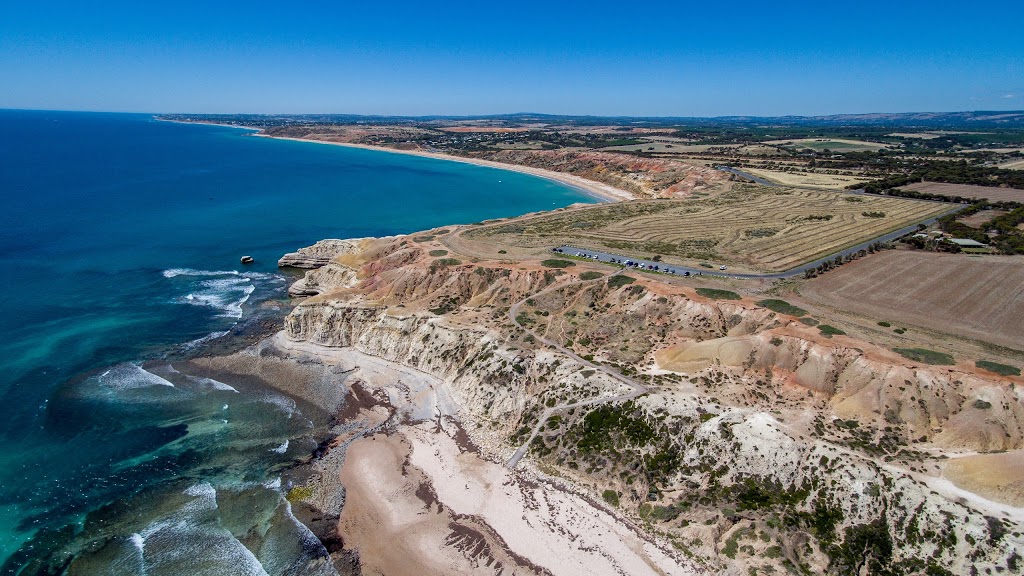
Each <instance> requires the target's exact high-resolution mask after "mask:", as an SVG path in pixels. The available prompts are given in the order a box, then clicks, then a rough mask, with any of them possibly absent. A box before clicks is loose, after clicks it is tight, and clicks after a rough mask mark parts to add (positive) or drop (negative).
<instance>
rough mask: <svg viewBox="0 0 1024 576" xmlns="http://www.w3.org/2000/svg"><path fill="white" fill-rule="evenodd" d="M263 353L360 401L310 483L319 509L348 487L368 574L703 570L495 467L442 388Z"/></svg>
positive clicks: (314, 351)
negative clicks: (317, 374) (328, 372)
mask: <svg viewBox="0 0 1024 576" xmlns="http://www.w3.org/2000/svg"><path fill="white" fill-rule="evenodd" d="M265 346H269V347H270V348H272V349H273V350H275V352H274V354H275V356H276V355H283V356H285V357H287V358H288V359H289V360H290V361H292V362H296V363H298V364H299V365H308V364H309V363H318V364H319V363H323V364H324V365H330V366H332V367H333V369H335V370H338V371H341V372H342V373H344V374H346V376H347V378H346V380H345V386H346V387H349V389H353V388H357V389H358V395H359V396H361V397H362V398H363V399H364V401H363V402H359V403H358V405H357V403H352V405H351V406H349V407H348V408H346V409H345V418H344V420H345V422H346V423H348V424H349V426H348V432H346V433H345V434H343V435H342V436H340V437H339V438H338V440H337V441H336V442H334V443H333V446H334V447H333V448H332V450H331V452H332V453H335V454H341V456H340V458H339V457H337V456H336V457H328V458H325V459H324V460H323V461H322V462H323V465H321V466H320V467H319V472H318V476H319V477H318V478H317V479H316V480H315V481H314V482H312V483H311V485H313V486H315V487H316V492H319V493H320V495H319V497H318V496H317V495H314V496H313V498H312V500H314V501H316V500H318V499H321V498H323V500H321V501H322V502H326V501H328V500H331V499H332V498H331V494H337V493H340V492H341V491H342V490H343V491H344V494H345V497H344V505H343V506H342V507H341V509H340V513H339V514H338V518H337V534H338V536H339V537H340V539H341V540H342V541H343V542H344V550H343V551H339V552H342V553H343V554H344V555H346V556H349V557H357V558H358V562H359V565H360V568H361V570H362V573H363V574H382V575H383V574H388V575H395V574H399V575H402V574H408V575H410V576H413V575H416V576H420V575H427V576H430V575H437V576H440V575H446V574H491V575H493V574H538V575H540V574H547V575H563V574H564V575H566V576H597V575H603V574H608V575H613V574H615V575H618V574H631V575H633V574H636V575H643V574H650V575H652V576H653V575H674V574H679V575H689V574H697V573H699V571H698V570H697V569H696V568H695V567H694V566H692V565H691V564H690V563H689V562H687V561H686V560H685V559H684V558H681V557H679V556H678V553H677V552H674V551H673V550H672V549H671V547H670V546H669V545H667V544H666V543H659V542H656V541H654V540H651V539H650V537H648V536H645V535H642V534H641V533H640V532H639V531H638V530H637V529H635V528H634V527H633V526H632V525H631V524H630V523H629V522H627V521H625V520H623V519H622V518H620V517H619V516H618V515H617V514H616V513H615V512H614V511H612V510H610V509H608V508H606V507H605V506H604V505H601V504H597V503H596V502H595V500H594V499H593V497H586V496H584V495H583V494H581V493H577V492H575V491H574V489H571V488H567V487H566V486H564V485H563V484H562V483H561V482H560V481H556V480H554V479H548V478H546V477H544V476H543V475H542V474H539V473H537V472H530V471H523V470H510V469H508V468H506V467H505V466H504V465H503V464H502V463H501V462H500V461H495V460H492V459H489V458H488V457H487V456H486V455H485V454H484V453H483V452H482V451H481V449H480V448H478V447H477V445H476V444H475V443H474V442H473V441H472V440H471V439H470V435H469V434H468V433H467V429H469V430H472V429H474V428H475V425H474V424H473V423H472V422H468V423H464V422H463V418H464V417H465V416H464V415H460V410H459V406H458V404H457V403H455V402H454V401H453V400H452V396H451V393H450V392H449V390H448V386H447V384H446V383H445V382H444V381H443V380H440V379H438V378H435V377H433V376H431V375H429V374H426V373H424V372H420V371H417V370H414V369H411V368H409V367H407V366H403V365H400V364H395V363H393V362H389V361H386V360H383V359H381V358H377V357H375V356H369V355H367V354H364V353H361V352H359V351H357V350H355V349H352V348H329V347H324V346H319V345H314V344H309V343H305V342H293V341H290V340H288V339H287V338H285V337H284V336H283V334H278V335H276V336H274V337H272V338H271V339H269V340H268V341H266V342H265ZM369 398H376V399H377V401H376V402H369V401H365V400H367V399H369ZM382 408H384V409H383V410H382ZM387 414H390V415H391V416H390V417H387V416H386V415H387ZM385 419H386V421H385ZM354 423H362V424H361V425H360V426H359V428H360V429H361V432H357V431H355V430H353V429H352V428H351V424H354ZM320 509H321V510H323V509H324V508H322V507H321V508H320Z"/></svg>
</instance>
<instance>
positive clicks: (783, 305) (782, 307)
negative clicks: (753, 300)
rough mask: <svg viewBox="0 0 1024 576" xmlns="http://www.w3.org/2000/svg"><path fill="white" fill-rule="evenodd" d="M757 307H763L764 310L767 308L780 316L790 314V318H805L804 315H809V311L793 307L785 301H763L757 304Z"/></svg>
mask: <svg viewBox="0 0 1024 576" xmlns="http://www.w3.org/2000/svg"><path fill="white" fill-rule="evenodd" d="M757 305H758V306H761V307H762V308H767V309H769V310H771V311H773V312H778V313H779V314H789V315H790V316H803V315H804V314H807V310H804V309H803V308H800V307H799V306H793V305H792V304H790V303H789V302H786V301H785V300H771V299H769V300H761V301H760V302H758V303H757Z"/></svg>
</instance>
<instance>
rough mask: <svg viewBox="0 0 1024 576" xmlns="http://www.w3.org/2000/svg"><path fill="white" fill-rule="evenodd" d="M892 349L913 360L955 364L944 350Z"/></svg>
mask: <svg viewBox="0 0 1024 576" xmlns="http://www.w3.org/2000/svg"><path fill="white" fill-rule="evenodd" d="M892 351H893V352H896V353H897V354H900V355H901V356H903V357H904V358H907V359H908V360H913V361H914V362H923V363H925V364H935V365H938V366H952V365H953V364H956V362H954V361H953V357H952V356H950V355H949V354H946V353H945V352H936V351H935V350H926V349H924V348H893V349H892Z"/></svg>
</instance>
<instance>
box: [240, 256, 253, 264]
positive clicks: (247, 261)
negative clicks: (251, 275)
mask: <svg viewBox="0 0 1024 576" xmlns="http://www.w3.org/2000/svg"><path fill="white" fill-rule="evenodd" d="M253 262H255V260H253V258H252V256H242V264H252V263H253Z"/></svg>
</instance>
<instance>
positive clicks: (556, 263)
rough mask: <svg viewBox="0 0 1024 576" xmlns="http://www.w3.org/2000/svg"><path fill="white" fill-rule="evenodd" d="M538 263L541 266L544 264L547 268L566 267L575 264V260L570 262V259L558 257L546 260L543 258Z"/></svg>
mask: <svg viewBox="0 0 1024 576" xmlns="http://www.w3.org/2000/svg"><path fill="white" fill-rule="evenodd" d="M540 264H541V266H545V267H547V268H568V267H570V266H575V265H576V263H575V262H572V261H570V260H559V259H558V258H550V259H548V260H544V261H543V262H541V263H540Z"/></svg>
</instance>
